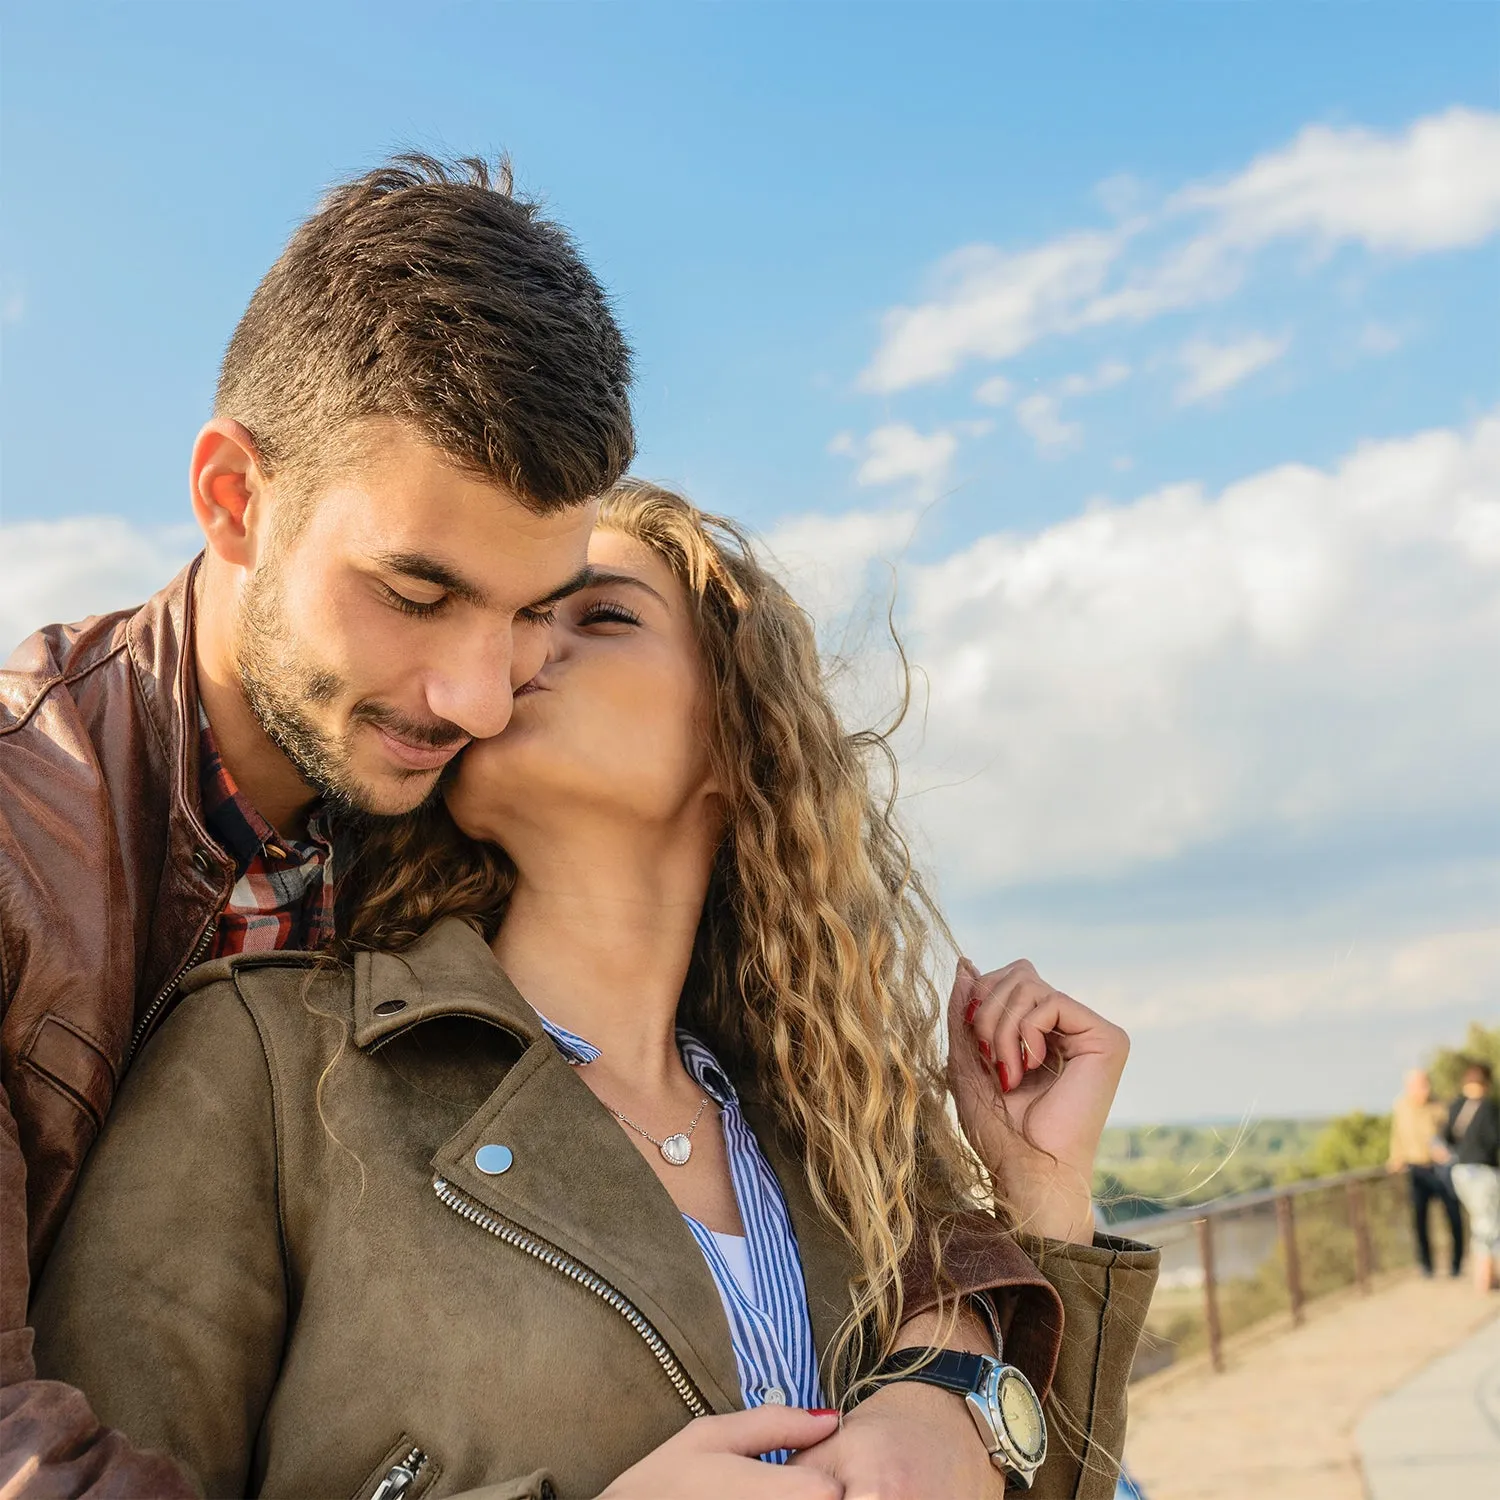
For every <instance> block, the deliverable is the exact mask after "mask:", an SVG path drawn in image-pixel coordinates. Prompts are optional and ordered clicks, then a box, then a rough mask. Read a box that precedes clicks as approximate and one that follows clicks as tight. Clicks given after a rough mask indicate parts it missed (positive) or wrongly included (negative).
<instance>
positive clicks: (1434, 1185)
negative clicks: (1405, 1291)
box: [1386, 1068, 1464, 1276]
mask: <svg viewBox="0 0 1500 1500" xmlns="http://www.w3.org/2000/svg"><path fill="white" fill-rule="evenodd" d="M1447 1125H1448V1110H1447V1108H1446V1106H1444V1105H1442V1104H1439V1103H1438V1102H1437V1101H1436V1100H1435V1099H1434V1098H1433V1097H1432V1080H1431V1079H1430V1078H1429V1077H1428V1076H1427V1074H1426V1073H1425V1072H1424V1071H1423V1070H1422V1069H1421V1068H1413V1069H1412V1070H1411V1072H1409V1073H1408V1074H1407V1075H1406V1092H1405V1093H1403V1094H1402V1095H1401V1097H1400V1098H1399V1099H1397V1100H1396V1103H1395V1105H1394V1106H1393V1108H1392V1109H1391V1155H1390V1160H1389V1161H1388V1162H1387V1163H1386V1165H1387V1167H1388V1168H1389V1169H1390V1170H1391V1171H1392V1172H1403V1171H1404V1172H1405V1173H1406V1180H1407V1182H1408V1184H1409V1185H1410V1188H1411V1214H1412V1228H1413V1230H1414V1231H1415V1234H1416V1240H1417V1260H1418V1261H1419V1263H1420V1264H1421V1267H1422V1274H1423V1275H1424V1276H1431V1275H1432V1241H1431V1239H1430V1238H1429V1236H1428V1233H1427V1220H1428V1216H1429V1213H1430V1211H1431V1208H1432V1205H1433V1202H1434V1201H1436V1202H1438V1203H1440V1204H1441V1205H1442V1209H1443V1212H1444V1213H1445V1214H1447V1216H1448V1239H1449V1241H1450V1243H1451V1244H1452V1246H1453V1255H1452V1265H1451V1266H1450V1270H1451V1272H1452V1274H1453V1275H1454V1276H1457V1275H1458V1273H1459V1267H1460V1265H1461V1264H1462V1263H1463V1258H1464V1216H1463V1213H1462V1212H1461V1211H1460V1209H1459V1206H1458V1194H1457V1193H1455V1192H1454V1190H1453V1179H1452V1177H1451V1176H1450V1175H1449V1172H1448V1170H1447V1168H1448V1165H1449V1163H1450V1162H1451V1160H1452V1153H1451V1152H1450V1151H1449V1149H1448V1147H1447V1145H1446V1144H1445V1143H1444V1141H1443V1132H1444V1130H1446V1129H1447Z"/></svg>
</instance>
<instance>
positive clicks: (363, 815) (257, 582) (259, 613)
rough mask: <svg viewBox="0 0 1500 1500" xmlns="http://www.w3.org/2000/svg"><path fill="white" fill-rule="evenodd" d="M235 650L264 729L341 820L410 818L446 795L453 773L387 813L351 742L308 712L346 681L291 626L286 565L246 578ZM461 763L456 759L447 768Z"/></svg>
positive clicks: (329, 700) (247, 696)
mask: <svg viewBox="0 0 1500 1500" xmlns="http://www.w3.org/2000/svg"><path fill="white" fill-rule="evenodd" d="M235 654H236V656H237V658H238V663H237V664H238V668H239V678H240V689H241V691H242V692H243V693H244V695H245V702H246V703H247V704H249V706H250V712H251V713H252V714H254V715H255V719H256V722H257V723H258V724H259V725H260V727H261V730H262V732H263V733H264V734H265V736H266V738H267V739H269V740H270V741H271V743H272V744H273V745H275V746H276V748H277V749H278V750H280V751H281V753H282V754H283V755H284V756H286V758H287V759H288V760H289V761H290V762H291V763H292V765H293V766H294V767H295V768H296V770H297V774H298V775H299V776H301V778H302V779H303V780H304V781H305V782H306V783H307V784H308V786H309V787H311V788H312V789H313V790H314V791H315V792H317V793H318V795H319V796H320V797H321V798H322V799H323V802H324V804H325V806H326V807H327V808H328V810H329V811H330V812H331V813H333V814H334V816H335V817H336V818H337V819H338V820H339V821H340V822H341V823H343V824H345V825H346V826H347V825H349V824H358V823H378V822H382V821H385V820H386V819H390V818H399V817H406V816H409V815H410V813H412V812H416V811H417V810H418V808H419V807H424V806H426V805H427V804H429V803H431V802H432V801H434V800H435V799H436V798H437V797H438V795H439V794H440V793H439V789H440V787H441V785H442V784H443V783H444V782H446V781H447V780H448V779H449V778H448V777H447V776H446V775H445V776H443V777H441V778H436V777H435V778H434V779H433V784H432V786H431V787H430V788H429V790H428V792H427V794H426V796H424V797H423V798H422V799H421V801H420V802H419V803H418V804H417V806H415V807H412V808H408V809H402V810H400V811H397V812H385V811H383V810H381V809H378V808H374V807H372V806H371V805H370V803H371V801H372V797H371V792H370V789H369V787H367V786H366V785H364V784H363V783H362V782H361V781H360V780H359V778H358V777H357V776H356V775H355V774H354V769H353V767H352V765H351V764H350V760H351V755H350V751H349V747H348V745H347V744H344V743H342V742H340V741H339V740H337V739H334V738H332V737H330V736H329V735H327V734H325V733H324V732H323V730H321V729H320V728H319V727H318V725H317V724H316V722H315V721H314V719H313V717H312V715H311V714H310V713H309V712H308V711H307V710H308V708H309V707H315V706H318V705H323V704H328V703H332V702H334V701H336V700H337V699H338V698H339V697H340V696H341V695H342V694H343V693H344V691H345V685H344V682H343V680H342V679H341V678H340V677H339V676H338V675H337V674H336V673H334V672H330V671H328V670H327V669H326V668H321V667H316V666H314V665H313V664H312V663H311V662H309V661H307V660H306V659H305V657H304V655H303V654H302V653H301V652H300V651H299V650H298V649H297V645H296V637H295V635H294V633H293V632H292V631H291V630H290V629H289V628H288V625H287V619H286V609H285V601H284V599H283V598H282V592H281V570H280V568H279V567H278V566H277V565H276V563H275V562H274V561H272V562H268V563H266V564H264V565H263V566H262V567H260V568H258V569H257V570H256V572H255V573H254V574H253V575H252V576H251V577H250V579H249V581H248V582H247V583H246V585H245V591H244V594H243V596H242V598H241V601H240V614H239V619H238V622H237V630H236V641H235ZM353 722H354V721H352V720H351V725H350V727H351V730H352V728H353ZM454 769H455V767H454V766H453V764H452V762H450V763H449V765H448V766H447V767H445V771H452V770H454Z"/></svg>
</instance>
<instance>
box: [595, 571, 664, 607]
mask: <svg viewBox="0 0 1500 1500" xmlns="http://www.w3.org/2000/svg"><path fill="white" fill-rule="evenodd" d="M601 585H610V586H613V587H623V588H633V589H644V590H645V591H646V592H647V593H648V594H650V595H651V597H652V598H653V599H655V600H657V601H658V602H659V603H661V604H662V605H667V601H666V600H665V599H664V598H662V596H661V595H660V594H659V593H658V592H657V591H656V590H655V589H654V588H652V587H651V585H650V584H649V583H647V582H646V580H645V579H644V578H637V577H636V576H635V574H634V573H612V572H610V570H609V569H608V568H595V567H590V568H589V577H588V582H587V583H586V584H585V585H584V586H585V587H586V588H591V589H592V588H598V587H600V586H601ZM667 607H668V608H670V607H671V606H670V605H667Z"/></svg>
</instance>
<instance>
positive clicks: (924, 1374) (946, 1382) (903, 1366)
mask: <svg viewBox="0 0 1500 1500" xmlns="http://www.w3.org/2000/svg"><path fill="white" fill-rule="evenodd" d="M994 1363H995V1361H994V1360H993V1359H991V1358H990V1357H989V1356H988V1355H985V1354H964V1353H961V1352H960V1351H959V1350H957V1349H940V1350H939V1351H938V1352H937V1353H936V1354H934V1353H933V1352H932V1351H931V1350H930V1349H898V1350H896V1352H895V1353H894V1354H892V1355H891V1357H890V1358H889V1359H887V1360H886V1361H885V1362H884V1363H883V1364H882V1365H881V1366H880V1368H879V1369H878V1370H877V1371H876V1372H875V1375H874V1378H875V1379H876V1380H878V1381H879V1382H880V1383H881V1384H884V1383H885V1382H886V1381H888V1380H920V1381H923V1382H925V1383H926V1384H927V1385H935V1386H939V1387H941V1388H942V1389H943V1390H945V1391H952V1392H953V1394H954V1395H955V1396H970V1395H975V1394H977V1393H978V1392H979V1391H980V1390H981V1389H982V1388H983V1386H984V1381H985V1377H986V1376H987V1375H988V1374H989V1371H990V1369H991V1367H992V1366H993V1365H994Z"/></svg>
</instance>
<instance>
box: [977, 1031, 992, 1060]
mask: <svg viewBox="0 0 1500 1500" xmlns="http://www.w3.org/2000/svg"><path fill="white" fill-rule="evenodd" d="M979 1050H980V1052H981V1053H982V1054H983V1055H984V1060H985V1061H986V1062H988V1061H989V1060H990V1044H989V1043H988V1042H987V1041H985V1039H984V1038H983V1037H980V1038H979Z"/></svg>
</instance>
